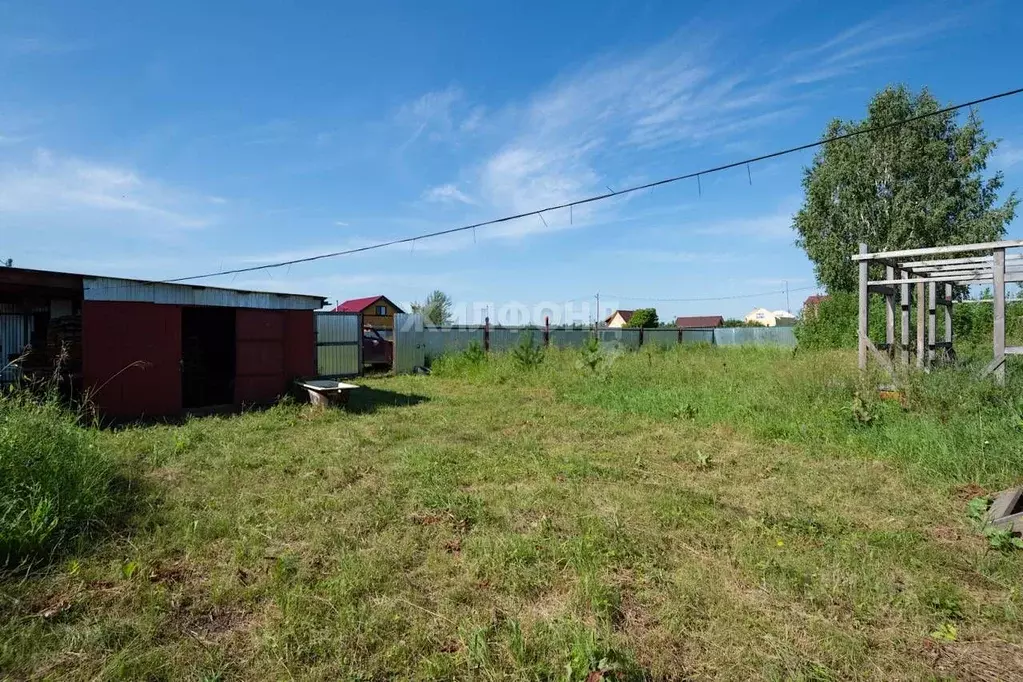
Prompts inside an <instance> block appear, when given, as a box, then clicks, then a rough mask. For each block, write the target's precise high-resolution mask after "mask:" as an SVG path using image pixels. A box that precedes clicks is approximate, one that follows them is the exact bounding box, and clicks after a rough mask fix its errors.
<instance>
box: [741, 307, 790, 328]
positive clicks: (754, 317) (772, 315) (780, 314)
mask: <svg viewBox="0 0 1023 682" xmlns="http://www.w3.org/2000/svg"><path fill="white" fill-rule="evenodd" d="M743 319H744V320H745V321H746V322H747V323H749V324H759V325H762V326H764V327H791V326H793V325H794V324H795V323H796V316H795V315H793V314H792V313H790V312H788V311H787V310H768V309H767V308H754V309H753V310H751V311H750V312H749V314H748V315H746V317H744V318H743Z"/></svg>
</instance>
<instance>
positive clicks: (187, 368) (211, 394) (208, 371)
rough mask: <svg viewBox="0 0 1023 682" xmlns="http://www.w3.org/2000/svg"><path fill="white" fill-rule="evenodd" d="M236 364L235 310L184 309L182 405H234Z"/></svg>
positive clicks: (182, 329)
mask: <svg viewBox="0 0 1023 682" xmlns="http://www.w3.org/2000/svg"><path fill="white" fill-rule="evenodd" d="M234 364H235V324H234V308H182V309H181V401H182V405H183V406H184V407H185V408H192V407H209V406H211V405H229V404H231V403H233V402H234V375H235V369H234Z"/></svg>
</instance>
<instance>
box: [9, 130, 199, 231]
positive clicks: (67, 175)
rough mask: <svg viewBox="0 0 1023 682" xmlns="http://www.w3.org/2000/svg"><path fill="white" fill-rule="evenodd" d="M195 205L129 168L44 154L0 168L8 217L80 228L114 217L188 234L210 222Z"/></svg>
mask: <svg viewBox="0 0 1023 682" xmlns="http://www.w3.org/2000/svg"><path fill="white" fill-rule="evenodd" d="M201 203H203V202H202V201H201V199H200V198H199V197H192V196H190V195H188V194H187V193H185V192H183V191H181V190H177V189H174V188H172V187H169V186H167V185H165V184H164V183H161V182H159V181H156V180H153V179H152V178H147V177H145V176H143V175H141V174H139V173H137V172H136V171H134V170H132V169H130V168H124V167H120V166H115V165H109V164H102V163H96V162H91V161H86V160H83V159H77V158H73V157H63V156H58V155H56V154H54V153H53V152H50V151H48V150H45V149H42V150H38V151H37V152H36V153H35V155H34V157H33V158H32V159H31V160H30V161H28V162H25V163H22V164H8V165H3V166H0V211H3V212H6V213H7V214H8V215H12V214H13V215H22V216H25V215H32V216H36V217H42V218H45V217H47V216H49V217H55V216H57V215H65V216H67V215H73V216H74V217H75V218H76V220H77V221H80V222H81V223H83V224H85V223H90V222H91V223H93V224H100V223H101V222H102V220H101V219H100V218H99V216H103V215H106V216H111V215H118V214H120V215H129V216H135V217H137V218H139V219H145V220H146V223H145V225H146V227H147V228H148V229H153V228H173V229H194V228H201V227H205V226H207V225H209V224H210V223H211V222H212V221H213V217H212V216H210V215H205V214H203V213H202V212H200V211H199V210H198V208H199V206H200V205H201Z"/></svg>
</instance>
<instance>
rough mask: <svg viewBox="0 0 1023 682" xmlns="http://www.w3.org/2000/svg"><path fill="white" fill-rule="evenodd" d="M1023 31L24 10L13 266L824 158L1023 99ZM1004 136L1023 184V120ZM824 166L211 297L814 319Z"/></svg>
mask: <svg viewBox="0 0 1023 682" xmlns="http://www.w3.org/2000/svg"><path fill="white" fill-rule="evenodd" d="M1021 33H1023V6H1021V5H1020V4H1019V3H1014V2H985V3H971V6H970V8H969V9H966V7H965V5H964V4H961V3H945V4H939V3H918V4H891V3H871V2H862V3H814V2H778V3H749V4H748V5H745V6H742V5H737V4H734V3H699V4H696V3H689V6H686V4H684V3H678V2H664V3H657V2H614V3H608V2H597V1H596V0H594V1H591V2H587V3H541V2H514V3H512V2H508V3H501V4H499V3H469V2H462V3H441V2H430V3H424V2H402V3H392V2H376V3H358V4H356V3H340V2H319V3H315V2H306V3H285V2H244V3H242V2H236V3H228V2H217V3H210V2H175V3H168V2H165V3H159V4H157V3H134V4H128V5H125V4H124V3H112V2H109V3H108V2H98V1H97V2H90V3H79V2H63V3H60V2H44V1H39V2H31V3H27V2H7V3H3V2H0V257H2V258H8V257H10V258H13V259H14V261H15V264H16V265H19V266H23V267H32V268H52V269H66V270H71V271H79V272H87V273H96V274H109V275H119V276H130V277H139V278H147V279H161V278H170V277H178V276H186V275H192V274H199V273H202V272H207V271H211V270H219V269H226V268H235V267H244V266H248V265H255V264H260V263H265V262H271V261H276V260H283V259H289V258H295V257H301V256H305V255H311V254H315V253H319V252H324V251H335V250H339V249H344V248H350V247H353V246H360V245H364V244H369V243H373V242H377V241H384V240H388V239H394V238H400V237H404V236H411V235H414V234H418V233H423V232H429V231H433V230H439V229H445V228H448V227H453V226H457V225H460V224H465V223H468V222H473V221H476V220H482V219H487V218H492V217H497V216H500V215H504V214H508V213H515V212H519V211H524V210H531V209H535V208H539V207H542V206H545V205H550V204H556V203H560V202H563V201H567V200H571V199H575V198H579V197H582V196H587V195H591V194H594V193H600V192H603V191H605V188H607V187H611V188H621V187H624V186H628V185H631V184H635V183H641V182H647V181H650V180H655V179H658V178H660V177H663V176H668V175H675V174H680V173H685V172H690V171H696V170H699V169H701V168H705V167H710V166H715V165H719V164H722V163H726V162H729V161H733V160H737V159H741V158H744V157H748V156H753V155H757V154H762V153H765V152H770V151H773V150H775V149H778V148H782V147H786V146H790V145H794V144H799V143H803V142H806V141H810V140H812V139H816V138H817V137H818V136H819V135H820V133H821V131H822V130H823V129H824V126H825V124H826V123H827V121H828V120H829V119H831V118H832V117H835V116H839V117H843V118H852V117H861V116H862V115H863V112H864V109H865V104H866V102H867V101H868V99H869V98H870V96H871V94H872V93H873V92H875V91H876V90H877V89H879V88H881V87H883V86H884V85H886V84H889V83H893V82H902V83H906V84H907V85H909V86H911V87H913V88H919V87H921V86H924V85H927V86H929V87H931V88H932V90H933V91H934V93H935V94H936V96H937V97H938V98H939V99H940V100H942V101H944V102H949V103H951V102H957V101H962V100H968V99H973V98H976V97H980V96H984V95H987V94H990V93H993V92H995V91H1000V90H1006V89H1010V88H1014V87H1019V86H1020V85H1021V80H1020V78H1021V76H1020V75H1019V64H1020V63H1023V53H1021V49H1020V46H1019V45H1020V42H1019V36H1020V35H1021ZM980 113H981V116H982V118H983V119H984V121H985V124H986V127H987V130H988V132H989V134H990V135H991V136H992V137H995V138H1002V139H1003V142H1002V146H1001V147H1000V149H999V151H998V152H997V154H996V156H995V158H994V159H993V160H992V163H991V169H992V170H993V169H995V168H997V169H1002V170H1004V172H1005V175H1006V185H1007V189H1011V188H1016V187H1020V186H1021V185H1023V97H1021V98H1016V99H1010V100H1006V101H1002V102H999V103H995V104H989V105H986V106H984V107H983V108H982V109H981V112H980ZM811 158H812V153H810V152H807V153H802V154H797V155H792V156H789V157H786V158H783V159H779V160H775V161H771V162H766V163H762V164H757V165H754V166H752V168H751V169H750V170H751V175H752V184H750V179H749V178H748V177H747V173H746V170H745V169H740V170H734V171H728V172H724V173H720V174H716V175H713V176H707V177H704V178H703V179H702V182H701V187H699V188H698V187H697V184H696V182H683V183H679V184H676V185H671V186H667V187H664V188H661V189H657V190H653V191H649V192H644V193H641V194H638V195H633V196H630V197H628V198H621V199H615V200H612V201H607V202H602V203H600V204H596V205H592V206H589V207H587V208H580V209H577V210H575V211H574V212H573V215H572V216H571V221H570V216H569V215H568V212H567V211H561V212H556V213H549V214H547V215H545V219H546V224H545V223H544V222H542V221H540V220H538V219H536V218H529V219H525V220H522V221H518V222H514V223H508V224H504V225H502V226H498V227H493V228H487V229H480V230H478V231H477V232H476V234H475V235H474V234H472V233H471V232H470V233H462V234H460V235H454V236H451V237H445V238H439V239H435V240H429V241H421V242H417V243H416V244H415V245H414V247H412V248H410V247H408V246H403V247H395V248H390V249H384V250H380V251H375V252H371V253H365V254H360V255H356V256H350V257H343V258H338V259H335V260H328V261H321V262H317V263H312V264H308V265H296V266H293V267H291V268H287V269H281V270H274V271H271V272H268V273H267V272H258V273H248V274H243V275H238V276H236V277H221V278H214V279H210V280H207V281H206V283H208V284H212V285H219V286H232V287H237V288H254V289H265V290H278V291H294V292H299V293H313V294H321V295H324V296H327V297H329V298H330V299H332V300H338V299H344V298H353V297H358V296H365V295H371V294H377V293H384V294H386V295H388V296H390V297H391V298H393V299H395V300H397V301H399V302H405V301H409V300H414V299H419V298H422V297H423V296H424V295H425V294H426V293H427V292H428V291H429V290H431V289H434V288H440V289H442V290H444V291H446V292H448V293H449V294H450V295H451V296H452V297H453V298H454V299H455V300H456V301H457V302H458V303H459V305H458V307H457V312H458V315H459V317H460V318H463V319H470V318H474V317H478V316H479V315H480V314H481V312H480V309H481V308H482V307H483V306H485V305H489V306H490V312H491V315H492V316H493V317H498V313H499V312H500V313H501V314H502V315H504V316H505V317H506V318H507V320H506V321H508V322H514V321H523V320H521V319H516V316H518V317H519V318H521V316H522V315H523V314H528V315H530V316H533V317H536V316H538V315H542V314H543V313H542V312H541V311H539V308H538V306H540V304H542V303H545V302H546V303H548V304H553V305H554V307H555V308H556V310H555V311H554V312H555V315H556V316H561V315H563V314H564V310H565V306H566V305H568V306H569V309H570V310H571V311H573V312H572V314H573V315H574V316H575V317H576V318H580V319H586V318H588V316H589V315H590V314H591V311H592V307H593V296H594V294H595V293H596V292H600V294H601V307H602V308H605V309H606V308H614V307H622V308H635V307H643V306H646V305H654V306H656V307H657V309H658V312H659V313H660V315H661V317H662V318H670V317H671V316H674V315H677V314H724V315H727V316H738V315H741V314H744V313H745V312H747V311H748V310H749V309H751V308H752V307H754V306H764V307H768V308H783V307H785V296H784V295H783V294H778V293H772V294H767V293H765V294H763V295H760V296H756V297H751V298H742V299H733V300H723V301H704V302H678V301H657V300H652V299H679V298H701V297H726V296H737V295H742V294H748V293H759V292H777V291H780V290H781V289H782V288H783V286H784V284H783V283H784V282H785V281H787V282H788V284H789V287H790V288H791V289H792V290H793V292H792V294H791V306H792V307H793V308H794V309H797V308H798V307H799V304H800V302H801V301H802V299H803V298H804V297H805V296H806V295H807V294H809V293H812V292H811V291H808V290H805V289H806V288H807V287H812V286H813V284H814V282H813V272H812V268H811V266H810V264H809V263H808V262H807V260H806V258H805V256H804V255H803V254H802V252H801V251H800V250H799V249H798V248H796V247H795V246H794V245H793V234H792V232H791V229H790V218H791V215H792V213H793V212H794V211H795V210H796V209H797V208H798V206H799V203H800V196H801V188H800V177H801V169H802V167H803V166H804V165H806V164H807V163H809V161H810V159H811ZM1020 224H1021V223H1020V221H1019V220H1017V221H1016V224H1015V225H1013V226H1012V227H1011V228H1010V235H1011V236H1013V237H1016V238H1020V237H1023V230H1021V229H1020ZM473 304H476V305H475V306H474V305H473ZM586 306H588V307H586ZM502 311H503V312H502ZM517 311H526V312H525V313H522V312H517ZM534 321H538V320H534Z"/></svg>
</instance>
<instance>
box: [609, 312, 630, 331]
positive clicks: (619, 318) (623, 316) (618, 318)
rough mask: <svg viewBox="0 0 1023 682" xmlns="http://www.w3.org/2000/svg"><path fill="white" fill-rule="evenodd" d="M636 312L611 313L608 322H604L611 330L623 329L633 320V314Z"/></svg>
mask: <svg viewBox="0 0 1023 682" xmlns="http://www.w3.org/2000/svg"><path fill="white" fill-rule="evenodd" d="M634 312H636V311H635V310H616V311H614V312H613V313H611V315H610V316H608V318H607V319H606V320H604V324H605V325H606V326H608V327H610V328H611V329H621V328H622V327H624V326H625V325H627V324H628V323H629V320H631V319H632V314H633V313H634Z"/></svg>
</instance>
